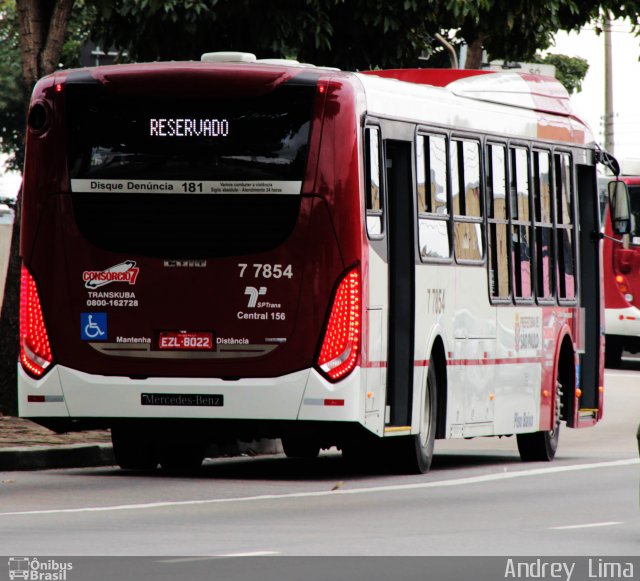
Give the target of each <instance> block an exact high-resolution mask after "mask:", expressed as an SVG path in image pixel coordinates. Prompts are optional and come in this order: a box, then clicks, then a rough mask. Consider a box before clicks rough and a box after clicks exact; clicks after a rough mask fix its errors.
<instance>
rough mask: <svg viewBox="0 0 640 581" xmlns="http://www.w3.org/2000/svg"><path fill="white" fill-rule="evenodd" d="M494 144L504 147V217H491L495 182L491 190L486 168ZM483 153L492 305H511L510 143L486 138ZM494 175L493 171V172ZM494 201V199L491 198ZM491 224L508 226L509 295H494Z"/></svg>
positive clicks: (488, 278) (488, 287)
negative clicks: (490, 258) (490, 253)
mask: <svg viewBox="0 0 640 581" xmlns="http://www.w3.org/2000/svg"><path fill="white" fill-rule="evenodd" d="M492 146H496V147H502V148H503V149H504V154H505V157H504V178H505V217H504V218H490V217H489V211H488V208H489V203H490V202H489V199H488V197H489V195H491V196H492V198H493V183H492V184H491V190H489V187H488V182H487V180H488V179H489V173H488V172H487V168H486V164H488V163H489V162H490V157H489V155H488V148H489V147H492ZM483 155H484V160H483V161H484V164H485V168H484V175H485V178H484V180H485V197H486V199H485V217H486V224H487V225H486V235H487V251H486V255H487V289H488V290H489V300H490V302H491V304H492V305H511V304H513V282H512V277H511V271H512V266H511V262H512V257H511V241H510V237H509V235H508V234H509V231H510V228H511V224H510V223H509V207H508V206H509V144H508V142H507V141H500V140H499V139H495V138H493V136H492V137H489V138H487V139H486V141H485V143H484V149H483ZM491 175H493V173H492V174H491ZM491 201H493V200H491ZM491 224H502V225H504V226H506V227H507V283H508V286H509V292H508V294H507V295H505V296H494V295H493V294H492V293H491V276H492V268H491V262H490V260H489V252H490V251H491V248H490V246H491V245H490V242H489V228H490V225H491Z"/></svg>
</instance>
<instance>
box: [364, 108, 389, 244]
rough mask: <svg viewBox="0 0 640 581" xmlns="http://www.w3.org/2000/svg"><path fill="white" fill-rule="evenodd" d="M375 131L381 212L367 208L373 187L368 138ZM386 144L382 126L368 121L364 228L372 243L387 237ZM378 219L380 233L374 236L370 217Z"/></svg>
mask: <svg viewBox="0 0 640 581" xmlns="http://www.w3.org/2000/svg"><path fill="white" fill-rule="evenodd" d="M370 129H375V130H376V132H377V136H378V139H377V142H378V178H379V182H380V183H379V189H380V210H370V209H368V208H367V204H368V200H369V189H370V187H371V177H370V176H371V174H370V171H371V164H370V147H369V145H370V139H369V137H368V134H369V130H370ZM383 148H384V142H383V137H382V126H381V125H380V124H379V123H377V122H373V121H370V120H366V121H365V122H364V124H363V127H362V150H363V156H362V159H363V162H364V163H363V171H364V176H363V178H364V179H363V184H364V191H363V193H364V200H363V203H364V227H365V230H366V233H367V238H368V239H369V240H371V241H380V240H384V239H385V238H386V235H387V224H386V222H387V212H386V207H387V188H386V182H385V179H386V172H385V171H384V149H383ZM370 216H371V217H376V218H379V220H380V233H379V234H372V233H371V232H370V230H369V220H368V219H369V217H370Z"/></svg>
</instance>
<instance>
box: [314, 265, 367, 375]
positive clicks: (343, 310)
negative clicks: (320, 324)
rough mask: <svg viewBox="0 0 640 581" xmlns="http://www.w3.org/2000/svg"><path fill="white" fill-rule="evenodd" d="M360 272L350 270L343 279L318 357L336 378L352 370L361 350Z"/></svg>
mask: <svg viewBox="0 0 640 581" xmlns="http://www.w3.org/2000/svg"><path fill="white" fill-rule="evenodd" d="M360 302H361V301H360V274H359V272H358V270H357V269H353V270H352V271H350V272H349V273H348V274H347V275H346V276H345V277H344V278H343V279H342V281H341V282H340V285H339V286H338V289H337V291H336V294H335V297H334V299H333V306H332V307H331V315H330V316H329V322H328V323H327V330H326V332H325V335H324V340H323V342H322V349H320V356H319V357H318V366H319V367H320V369H321V370H322V371H323V372H324V373H325V374H326V375H327V376H328V377H329V378H330V379H332V380H334V381H336V380H338V379H342V378H343V377H345V376H346V375H347V374H349V373H351V371H353V369H354V368H355V366H356V363H357V361H358V354H359V352H360V332H361V329H360V326H361V323H360V318H361V315H360Z"/></svg>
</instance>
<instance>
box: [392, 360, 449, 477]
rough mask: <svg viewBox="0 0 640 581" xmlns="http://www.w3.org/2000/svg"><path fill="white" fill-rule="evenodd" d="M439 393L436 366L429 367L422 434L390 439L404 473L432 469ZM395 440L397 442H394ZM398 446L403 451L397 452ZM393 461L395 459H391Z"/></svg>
mask: <svg viewBox="0 0 640 581" xmlns="http://www.w3.org/2000/svg"><path fill="white" fill-rule="evenodd" d="M437 393H438V386H437V374H436V367H435V365H433V364H432V365H429V371H428V373H427V385H426V393H425V394H424V407H423V410H422V417H421V418H420V433H419V434H417V435H415V436H407V437H402V438H390V439H389V441H388V443H389V444H390V447H391V449H390V450H389V452H390V453H391V454H393V455H394V456H395V454H396V451H397V452H399V454H398V455H397V456H396V459H397V461H398V462H399V463H400V464H399V465H398V468H399V469H400V470H401V471H402V472H408V473H411V474H424V473H425V472H428V471H429V468H430V467H431V460H432V459H433V447H434V443H435V434H436V417H437V409H438V408H437V400H436V394H437ZM394 440H395V441H394ZM396 441H397V445H398V446H400V447H401V450H397V448H396ZM390 459H391V460H392V461H393V460H394V458H393V457H391V458H390Z"/></svg>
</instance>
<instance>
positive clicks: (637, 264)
mask: <svg viewBox="0 0 640 581" xmlns="http://www.w3.org/2000/svg"><path fill="white" fill-rule="evenodd" d="M622 168H623V174H624V173H626V172H625V163H624V161H623V163H622ZM636 169H638V168H636ZM635 173H636V174H637V173H638V172H637V171H636V172H635ZM609 179H612V178H609ZM609 179H605V180H602V181H603V183H604V185H607V184H608V182H609ZM619 179H620V181H622V182H624V183H625V184H627V189H628V191H629V200H630V212H631V217H632V218H631V227H630V231H629V233H628V235H626V236H624V237H622V238H620V237H616V236H614V232H613V228H612V224H611V215H610V214H609V213H608V212H604V211H603V212H602V214H603V220H602V222H603V228H604V234H605V237H604V248H603V265H604V303H605V333H606V335H605V337H606V340H605V364H606V366H607V367H612V368H616V367H619V366H620V363H621V360H622V353H623V351H628V352H631V353H638V352H639V351H640V175H621V176H620V178H619ZM603 194H604V195H602V199H603V200H605V201H606V199H607V198H608V195H607V192H606V191H605V192H603ZM602 208H603V209H604V208H606V204H602Z"/></svg>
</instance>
